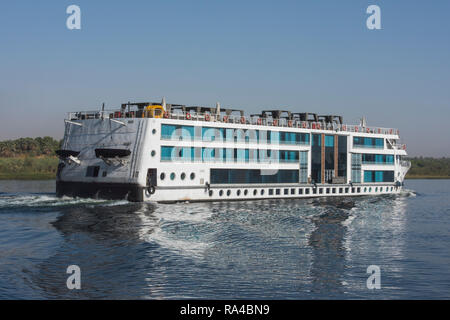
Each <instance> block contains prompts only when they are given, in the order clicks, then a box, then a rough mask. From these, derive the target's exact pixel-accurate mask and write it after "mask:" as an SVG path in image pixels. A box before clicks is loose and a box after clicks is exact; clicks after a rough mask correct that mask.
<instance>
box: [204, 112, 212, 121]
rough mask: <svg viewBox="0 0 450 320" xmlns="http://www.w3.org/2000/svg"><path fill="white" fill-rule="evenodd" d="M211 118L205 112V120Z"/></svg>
mask: <svg viewBox="0 0 450 320" xmlns="http://www.w3.org/2000/svg"><path fill="white" fill-rule="evenodd" d="M210 119H211V118H210V117H209V114H208V113H205V121H209V120H210Z"/></svg>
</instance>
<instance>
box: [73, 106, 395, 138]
mask: <svg viewBox="0 0 450 320" xmlns="http://www.w3.org/2000/svg"><path fill="white" fill-rule="evenodd" d="M147 117H148V118H149V117H151V114H150V112H148V111H130V112H121V111H117V110H106V111H80V112H69V114H68V120H71V121H74V120H89V119H117V120H120V119H132V118H147ZM163 117H164V118H166V119H177V120H190V121H205V122H208V123H215V122H219V123H234V124H248V125H257V126H267V127H285V128H303V129H312V130H318V131H319V130H320V131H323V130H326V131H336V132H339V131H345V132H361V133H371V134H384V135H399V134H400V132H399V130H398V129H394V128H380V127H362V126H360V125H347V124H338V123H325V122H313V121H300V120H298V119H292V120H288V119H285V118H283V119H273V118H262V117H258V116H250V117H244V116H242V117H241V116H236V115H220V116H218V115H214V114H209V113H193V114H191V113H189V112H164V115H163Z"/></svg>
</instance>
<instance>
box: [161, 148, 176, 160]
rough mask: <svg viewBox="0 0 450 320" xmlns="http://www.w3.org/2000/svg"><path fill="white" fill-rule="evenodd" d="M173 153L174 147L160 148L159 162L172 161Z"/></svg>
mask: <svg viewBox="0 0 450 320" xmlns="http://www.w3.org/2000/svg"><path fill="white" fill-rule="evenodd" d="M173 151H174V147H166V146H162V147H161V161H172V153H173Z"/></svg>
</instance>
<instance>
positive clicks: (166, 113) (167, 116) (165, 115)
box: [164, 111, 169, 119]
mask: <svg viewBox="0 0 450 320" xmlns="http://www.w3.org/2000/svg"><path fill="white" fill-rule="evenodd" d="M164 118H166V119H167V118H169V113H168V112H167V111H164Z"/></svg>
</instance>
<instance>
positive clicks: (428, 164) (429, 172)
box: [407, 157, 450, 178]
mask: <svg viewBox="0 0 450 320" xmlns="http://www.w3.org/2000/svg"><path fill="white" fill-rule="evenodd" d="M408 160H410V161H411V169H409V171H408V175H407V176H430V177H431V176H435V177H449V178H450V158H429V157H426V158H424V157H415V158H409V159H408Z"/></svg>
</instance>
